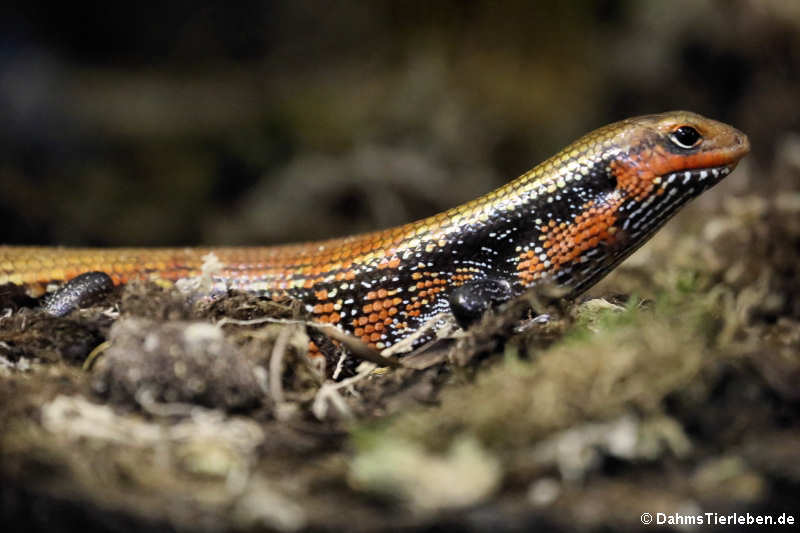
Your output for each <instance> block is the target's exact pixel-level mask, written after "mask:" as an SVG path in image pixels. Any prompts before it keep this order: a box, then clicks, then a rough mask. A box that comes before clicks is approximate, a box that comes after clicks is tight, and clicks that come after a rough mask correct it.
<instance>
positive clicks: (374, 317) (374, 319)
mask: <svg viewBox="0 0 800 533" xmlns="http://www.w3.org/2000/svg"><path fill="white" fill-rule="evenodd" d="M369 321H370V322H377V321H378V313H372V314H371V315H369Z"/></svg>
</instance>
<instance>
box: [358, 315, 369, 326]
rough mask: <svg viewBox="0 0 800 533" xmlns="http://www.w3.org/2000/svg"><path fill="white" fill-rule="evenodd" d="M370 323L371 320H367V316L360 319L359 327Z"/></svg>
mask: <svg viewBox="0 0 800 533" xmlns="http://www.w3.org/2000/svg"><path fill="white" fill-rule="evenodd" d="M368 322H369V318H367V317H365V316H360V317H358V325H359V326H366V325H367V323H368Z"/></svg>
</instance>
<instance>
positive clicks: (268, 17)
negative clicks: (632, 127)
mask: <svg viewBox="0 0 800 533" xmlns="http://www.w3.org/2000/svg"><path fill="white" fill-rule="evenodd" d="M798 102H800V2H793V1H784V0H759V1H756V0H734V1H711V0H708V1H695V0H672V1H670V2H639V1H635V0H627V1H626V0H600V1H591V2H590V1H587V2H562V1H557V0H545V1H537V2H527V1H514V0H511V1H504V2H491V1H471V2H461V1H437V2H427V1H407V2H392V1H388V0H386V1H373V2H332V1H314V2H312V1H305V0H303V1H292V2H265V1H257V0H242V1H238V2H230V3H225V4H224V5H223V3H219V2H203V1H186V0H177V1H172V2H125V3H115V4H114V5H111V4H110V3H107V2H67V3H53V2H43V1H34V0H31V1H28V2H25V3H24V4H22V3H19V4H18V5H4V6H3V7H0V220H2V224H0V243H6V244H63V245H189V244H240V243H248V244H270V243H276V242H286V241H295V240H303V239H311V238H321V237H328V236H333V235H342V234H347V233H351V232H356V231H363V230H368V229H375V228H379V227H384V226H389V225H393V224H397V223H402V222H406V221H409V220H411V219H415V218H419V217H423V216H427V215H430V214H433V213H435V212H437V211H439V210H441V209H444V208H447V207H450V206H452V205H455V204H457V203H459V202H462V201H465V200H468V199H471V198H473V197H475V196H477V195H479V194H482V193H484V192H487V191H488V190H490V189H492V188H494V187H496V186H498V185H500V184H502V183H504V182H506V181H508V180H509V179H512V178H514V177H516V176H517V175H519V174H520V173H522V172H524V171H526V170H527V169H529V168H530V167H532V166H534V165H535V164H536V163H538V162H539V161H541V160H542V159H544V158H546V157H547V156H549V155H551V154H552V153H554V152H556V151H557V150H559V149H560V148H562V147H563V146H564V145H566V144H567V143H568V142H570V141H572V140H574V139H575V138H577V137H578V136H580V135H582V134H584V133H586V132H588V131H589V130H591V129H593V128H595V127H598V126H600V125H603V124H605V123H608V122H611V121H614V120H619V119H622V118H625V117H628V116H631V115H637V114H645V113H652V112H660V111H665V110H669V109H676V108H682V109H689V110H693V111H697V112H699V113H701V114H704V115H707V116H709V117H712V118H716V119H719V120H723V121H725V122H729V123H731V124H734V125H735V126H737V127H739V128H740V129H742V130H743V131H745V132H746V133H748V134H749V135H750V137H751V141H752V143H753V146H754V152H753V154H752V156H751V157H750V158H748V160H747V161H746V163H745V165H746V167H747V168H748V169H749V171H745V172H742V173H741V177H739V178H737V177H736V176H737V175H739V173H737V174H735V175H734V176H733V177H732V178H730V180H728V181H727V182H726V184H723V185H722V186H721V187H720V188H719V189H718V190H721V189H722V188H723V187H724V188H725V190H726V191H727V194H737V193H740V192H754V191H755V192H757V191H758V189H759V188H765V189H769V190H774V189H776V188H781V187H793V188H795V189H796V188H797V187H798V184H796V183H795V184H787V183H776V181H779V177H780V176H781V174H780V173H779V172H778V173H776V172H773V171H772V170H773V169H774V168H775V167H776V165H786V164H794V165H800V162H798V161H797V159H798V158H799V157H800V156H798V155H794V156H792V155H791V154H798V153H800V150H797V148H798V146H800V137H798V134H800V111H798V107H799V106H798ZM792 157H794V160H793V162H792V160H791V158H792ZM787 161H788V162H787ZM793 175H795V176H796V175H798V174H797V173H795V174H793ZM776 176H777V177H776ZM719 194H721V193H717V195H719ZM704 201H714V200H713V199H711V200H704Z"/></svg>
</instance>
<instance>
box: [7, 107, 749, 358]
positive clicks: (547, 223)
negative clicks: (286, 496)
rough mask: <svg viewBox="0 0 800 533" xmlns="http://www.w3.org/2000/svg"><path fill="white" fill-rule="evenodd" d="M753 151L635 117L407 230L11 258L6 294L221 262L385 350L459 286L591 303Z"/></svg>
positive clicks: (705, 129)
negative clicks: (550, 288) (594, 289)
mask: <svg viewBox="0 0 800 533" xmlns="http://www.w3.org/2000/svg"><path fill="white" fill-rule="evenodd" d="M682 127H691V128H694V130H696V132H698V133H699V134H700V136H701V139H700V140H699V141H698V142H697V144H696V145H695V146H691V147H687V146H688V145H687V144H686V143H684V145H685V146H683V147H682V146H681V145H680V143H679V142H677V141H676V140H675V138H676V136H677V135H678V133H681V132H677V130H678V129H679V128H682ZM685 131H686V130H682V132H683V133H685ZM684 140H685V139H684ZM689 140H691V139H689ZM749 148H750V146H749V142H748V140H747V137H746V136H745V135H744V134H743V133H741V132H740V131H738V130H736V129H734V128H732V127H730V126H728V125H726V124H722V123H720V122H716V121H713V120H709V119H707V118H704V117H701V116H699V115H697V114H694V113H690V112H685V111H677V112H669V113H663V114H659V115H648V116H643V117H636V118H631V119H628V120H623V121H621V122H617V123H614V124H610V125H608V126H605V127H603V128H600V129H598V130H596V131H594V132H592V133H589V134H588V135H586V136H584V137H583V138H581V139H579V140H578V141H576V142H574V143H573V144H571V145H569V146H568V147H567V148H565V149H564V150H562V151H561V152H559V153H558V154H556V155H554V156H553V157H551V158H550V159H548V160H546V161H544V162H543V163H541V164H540V165H538V166H537V167H535V168H534V169H532V170H530V171H529V172H527V173H525V174H523V175H522V176H520V177H519V178H517V179H515V180H513V181H511V182H509V183H508V184H506V185H504V186H502V187H500V188H499V189H497V190H495V191H493V192H491V193H489V194H487V195H485V196H482V197H480V198H478V199H476V200H473V201H471V202H469V203H466V204H464V205H461V206H458V207H454V208H452V209H450V210H448V211H446V212H444V213H440V214H438V215H435V216H432V217H430V218H426V219H424V220H420V221H418V222H412V223H410V224H406V225H404V226H399V227H396V228H391V229H387V230H383V231H378V232H374V233H368V234H364V235H358V236H352V237H345V238H341V239H332V240H327V241H320V242H313V243H306V244H296V245H288V246H279V247H269V248H258V247H253V248H163V249H159V248H152V249H151V248H120V249H88V248H74V249H73V248H50V247H16V246H0V284H4V283H15V284H18V285H23V286H25V288H26V289H27V290H28V292H29V293H30V294H32V295H38V294H41V293H42V292H43V291H44V287H45V285H46V284H48V283H51V282H59V281H66V280H69V279H71V278H74V277H75V276H77V275H79V274H81V273H84V272H88V271H102V272H106V273H108V274H109V275H110V276H111V278H112V279H113V281H114V283H115V284H121V283H126V282H128V281H130V280H133V279H154V278H160V279H166V280H178V279H181V278H189V277H194V276H198V275H200V273H201V267H202V265H203V262H204V259H203V258H204V257H205V256H207V254H209V253H211V252H213V254H214V255H215V256H216V257H217V258H218V259H219V261H220V262H221V263H222V266H221V268H220V269H219V270H218V271H217V272H216V273H215V274H214V279H215V281H216V282H217V283H218V284H219V287H220V288H224V287H230V288H236V289H241V290H245V291H253V292H258V293H261V294H264V295H266V296H269V297H274V298H276V297H285V296H291V297H294V298H298V299H300V300H301V301H303V302H304V303H305V305H306V308H307V310H308V311H309V312H310V313H311V314H312V315H313V316H314V318H315V319H316V320H317V321H320V322H327V323H331V324H335V325H337V326H339V327H340V328H342V329H344V330H345V331H347V332H349V333H352V334H354V335H356V336H357V337H360V338H361V339H362V340H364V341H365V342H367V343H369V344H370V345H371V346H373V347H375V348H378V349H382V348H386V347H389V346H391V345H393V344H394V343H396V342H398V341H399V340H401V339H403V338H405V337H407V336H408V335H410V334H411V333H413V332H414V331H416V330H417V329H418V328H419V326H420V325H421V324H423V323H425V322H426V321H427V320H428V319H429V318H431V317H433V316H434V315H436V314H437V313H441V312H447V311H449V310H450V303H449V296H450V294H451V293H452V291H453V290H454V289H455V288H456V287H466V288H467V289H469V288H470V287H471V286H472V285H471V284H478V285H475V286H476V287H477V288H478V289H480V286H479V284H480V283H481V282H482V280H483V282H485V281H486V280H489V281H490V282H500V283H502V287H508V291H509V292H508V294H505V296H504V297H511V296H514V295H517V294H520V293H521V292H523V291H524V290H525V289H526V288H529V287H531V286H532V285H534V284H536V283H537V282H540V281H541V280H544V279H550V280H552V281H554V282H556V283H558V284H560V285H563V286H565V287H567V288H568V289H569V292H570V293H571V294H572V295H575V294H578V293H580V292H582V291H583V290H585V289H587V288H588V287H589V286H591V285H592V284H594V283H595V282H597V281H598V280H599V279H600V278H601V277H602V276H604V275H605V274H606V273H607V272H608V271H609V270H611V268H613V267H614V266H615V265H616V264H617V263H619V262H620V261H622V260H623V259H625V258H626V257H627V256H628V255H630V254H631V253H632V252H633V251H634V250H636V249H637V248H638V247H639V246H641V245H642V244H643V243H644V242H645V241H646V240H647V239H648V238H649V237H650V236H651V235H652V234H653V233H654V232H655V231H656V230H657V229H658V228H660V227H661V226H662V225H663V224H664V223H665V222H666V221H667V220H668V219H669V218H670V217H671V216H672V215H674V214H675V213H676V212H677V211H678V210H679V209H680V207H682V206H683V205H684V204H685V203H686V202H688V201H689V200H690V199H692V198H694V197H696V196H697V195H699V194H700V193H701V192H703V191H705V190H706V189H708V188H709V187H710V186H712V185H714V184H715V183H717V182H718V181H719V180H720V179H722V178H723V177H724V176H725V175H727V174H728V173H729V172H730V171H732V170H733V168H734V167H735V166H736V164H737V162H738V161H739V160H740V159H741V158H742V157H743V156H744V155H746V154H747V152H748V151H749ZM462 293H463V289H462ZM467 294H468V295H469V292H467ZM476 294H478V296H480V294H482V293H481V291H480V290H479V291H478V292H477V293H476ZM486 305H488V303H487V304H486ZM456 310H457V309H456Z"/></svg>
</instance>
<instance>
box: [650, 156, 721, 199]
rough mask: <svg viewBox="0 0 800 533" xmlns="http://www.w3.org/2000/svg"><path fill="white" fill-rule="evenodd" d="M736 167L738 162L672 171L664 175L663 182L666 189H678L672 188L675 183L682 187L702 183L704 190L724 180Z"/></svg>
mask: <svg viewBox="0 0 800 533" xmlns="http://www.w3.org/2000/svg"><path fill="white" fill-rule="evenodd" d="M735 168H736V163H731V164H729V165H724V166H719V167H708V168H694V169H688V170H681V171H679V172H672V173H670V174H667V175H665V176H663V177H662V178H661V182H662V183H663V184H664V187H665V189H668V190H677V189H674V188H670V187H671V186H675V185H677V186H678V187H681V188H683V187H693V186H696V185H702V190H705V189H707V188H708V187H710V186H711V185H715V184H717V183H719V182H720V181H722V179H723V178H725V176H727V175H728V174H730V173H731V172H733V170H734V169H735ZM698 192H700V191H698ZM673 194H674V193H673Z"/></svg>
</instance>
